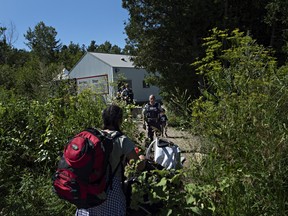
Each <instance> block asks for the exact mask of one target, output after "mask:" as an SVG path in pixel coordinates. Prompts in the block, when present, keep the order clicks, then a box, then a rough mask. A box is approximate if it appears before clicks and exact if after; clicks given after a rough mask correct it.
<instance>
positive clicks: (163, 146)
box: [146, 138, 182, 169]
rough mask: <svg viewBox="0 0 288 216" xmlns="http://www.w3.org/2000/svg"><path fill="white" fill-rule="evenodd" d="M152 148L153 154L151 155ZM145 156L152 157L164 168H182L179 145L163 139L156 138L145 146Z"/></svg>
mask: <svg viewBox="0 0 288 216" xmlns="http://www.w3.org/2000/svg"><path fill="white" fill-rule="evenodd" d="M153 150H154V155H152V151H153ZM146 158H147V159H153V160H154V161H155V162H156V163H158V164H160V165H161V166H163V167H164V168H166V169H180V168H182V163H181V150H180V148H179V146H178V145H176V144H174V143H172V142H169V141H167V140H165V139H159V138H156V139H155V140H154V141H153V142H152V143H151V144H150V145H149V147H148V148H147V150H146Z"/></svg>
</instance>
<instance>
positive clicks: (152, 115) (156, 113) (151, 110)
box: [142, 95, 162, 142]
mask: <svg viewBox="0 0 288 216" xmlns="http://www.w3.org/2000/svg"><path fill="white" fill-rule="evenodd" d="M161 111H162V108H161V104H160V103H158V102H156V101H155V96H154V95H150V96H149V102H148V103H147V104H146V105H145V106H144V108H143V112H142V113H143V129H144V130H146V124H147V129H148V138H149V139H150V142H152V141H153V138H154V133H155V132H156V131H155V128H156V129H157V130H159V131H160V130H161V129H160V119H159V117H160V112H161Z"/></svg>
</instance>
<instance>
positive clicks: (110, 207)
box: [75, 105, 145, 216]
mask: <svg viewBox="0 0 288 216" xmlns="http://www.w3.org/2000/svg"><path fill="white" fill-rule="evenodd" d="M102 119H103V123H104V127H103V131H104V132H106V133H108V134H111V136H112V137H113V136H115V135H116V134H117V133H121V136H118V137H117V138H116V139H115V140H114V141H113V150H112V152H111V155H110V159H109V160H110V163H111V166H112V171H115V170H116V173H115V175H114V177H113V179H112V185H111V186H112V187H109V189H108V193H107V200H106V201H105V202H103V203H102V204H101V205H98V206H95V207H92V208H88V209H77V211H76V214H75V215H77V216H84V215H85V216H94V215H113V216H117V215H118V216H124V215H126V198H125V195H124V192H123V190H122V181H123V179H122V178H123V175H124V167H125V166H126V165H127V163H126V162H127V161H130V160H132V159H133V160H136V161H137V160H139V159H140V160H142V161H141V162H140V163H139V165H138V167H137V168H138V170H140V171H141V170H144V168H145V160H144V159H145V156H143V155H142V156H139V157H138V156H137V154H136V152H135V144H134V143H133V141H132V140H131V139H130V138H128V137H127V136H126V135H124V134H123V133H122V132H121V129H120V126H121V124H122V121H123V111H122V109H121V108H120V107H119V106H117V105H110V106H108V107H107V108H106V109H105V110H104V111H103V113H102ZM122 155H124V158H123V160H122V162H121V163H122V169H117V164H118V163H119V160H120V158H122Z"/></svg>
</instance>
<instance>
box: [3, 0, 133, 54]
mask: <svg viewBox="0 0 288 216" xmlns="http://www.w3.org/2000/svg"><path fill="white" fill-rule="evenodd" d="M0 5H1V9H0V26H2V27H3V26H5V27H7V28H8V29H9V27H11V26H12V25H13V26H14V27H15V33H16V34H15V37H14V38H15V39H16V38H18V39H17V41H16V42H15V43H14V44H13V46H14V47H16V48H18V49H26V50H28V47H27V46H26V45H25V44H24V42H27V41H26V40H25V38H24V36H23V35H24V34H26V32H27V30H28V28H29V27H30V28H31V29H32V30H33V29H34V27H35V26H36V25H37V24H38V23H39V22H41V21H43V22H44V23H45V25H46V26H51V27H53V28H55V30H56V31H57V33H58V34H57V37H56V39H57V40H59V39H60V42H61V43H62V44H63V45H69V43H70V42H71V41H72V42H73V43H74V44H79V45H80V46H82V44H84V45H86V46H88V45H89V44H90V42H91V41H92V40H95V41H96V44H102V43H104V42H105V41H109V42H110V43H111V44H112V45H117V46H119V47H121V48H124V46H125V38H126V37H127V36H126V34H125V33H124V22H125V21H127V20H128V11H126V10H125V9H123V8H122V1H121V0H81V1H77V0H0ZM11 24H12V25H11Z"/></svg>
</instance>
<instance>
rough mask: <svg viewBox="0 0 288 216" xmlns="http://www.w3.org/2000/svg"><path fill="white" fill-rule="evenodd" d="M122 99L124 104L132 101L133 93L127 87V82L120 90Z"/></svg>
mask: <svg viewBox="0 0 288 216" xmlns="http://www.w3.org/2000/svg"><path fill="white" fill-rule="evenodd" d="M121 97H122V99H123V100H124V101H125V102H126V104H131V103H133V99H134V93H133V91H132V89H131V88H130V87H129V84H128V83H126V84H125V87H124V89H123V91H122V92H121Z"/></svg>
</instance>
